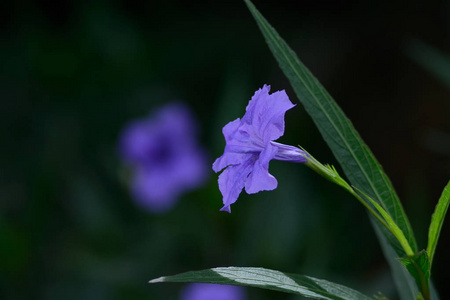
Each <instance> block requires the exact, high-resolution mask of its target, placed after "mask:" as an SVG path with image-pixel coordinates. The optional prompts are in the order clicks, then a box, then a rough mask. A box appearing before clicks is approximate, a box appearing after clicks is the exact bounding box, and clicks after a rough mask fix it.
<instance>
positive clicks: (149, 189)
mask: <svg viewBox="0 0 450 300" xmlns="http://www.w3.org/2000/svg"><path fill="white" fill-rule="evenodd" d="M119 154H120V156H121V158H122V159H123V161H124V162H125V163H126V164H128V165H130V166H132V167H133V169H134V172H133V173H134V174H133V177H132V181H131V191H132V195H133V197H134V198H135V200H136V201H137V202H138V204H139V205H141V206H143V207H144V208H146V209H148V210H150V211H153V212H164V211H167V210H168V209H170V208H171V207H173V206H174V205H175V203H176V202H177V199H178V197H179V196H180V195H181V194H183V193H184V192H186V191H188V190H192V189H195V188H197V187H199V186H200V185H201V184H202V183H204V182H205V179H206V177H207V173H208V172H207V169H208V167H207V159H206V155H205V153H204V151H203V150H202V149H201V148H200V147H199V145H198V144H197V128H196V124H195V121H194V118H193V116H192V115H191V112H190V111H189V109H188V108H187V107H186V106H185V105H183V104H181V103H176V104H171V105H168V106H166V107H164V108H162V109H160V110H159V111H157V112H156V113H155V114H154V115H153V116H150V117H149V118H147V119H142V120H137V121H134V122H132V123H131V124H129V125H128V126H126V127H125V129H124V130H123V131H122V133H121V135H120V139H119Z"/></svg>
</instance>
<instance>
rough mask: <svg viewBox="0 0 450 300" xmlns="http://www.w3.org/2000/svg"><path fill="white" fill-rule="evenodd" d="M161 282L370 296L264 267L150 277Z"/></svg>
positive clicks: (338, 299)
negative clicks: (200, 283) (216, 284)
mask: <svg viewBox="0 0 450 300" xmlns="http://www.w3.org/2000/svg"><path fill="white" fill-rule="evenodd" d="M158 282H202V283H218V284H228V285H241V286H251V287H257V288H263V289H269V290H275V291H280V292H286V293H291V294H297V295H302V296H304V297H308V298H314V299H327V300H328V299H329V300H344V299H345V300H352V299H355V300H368V299H371V298H369V297H367V296H365V295H363V294H361V293H360V292H358V291H355V290H353V289H350V288H348V287H345V286H342V285H339V284H336V283H332V282H328V281H325V280H321V279H316V278H313V277H309V276H304V275H297V274H289V273H283V272H280V271H275V270H269V269H263V268H241V267H228V268H212V269H207V270H202V271H191V272H186V273H182V274H178V275H174V276H165V277H159V278H156V279H153V280H150V283H158Z"/></svg>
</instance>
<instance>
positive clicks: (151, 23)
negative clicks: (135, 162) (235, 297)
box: [0, 0, 450, 300]
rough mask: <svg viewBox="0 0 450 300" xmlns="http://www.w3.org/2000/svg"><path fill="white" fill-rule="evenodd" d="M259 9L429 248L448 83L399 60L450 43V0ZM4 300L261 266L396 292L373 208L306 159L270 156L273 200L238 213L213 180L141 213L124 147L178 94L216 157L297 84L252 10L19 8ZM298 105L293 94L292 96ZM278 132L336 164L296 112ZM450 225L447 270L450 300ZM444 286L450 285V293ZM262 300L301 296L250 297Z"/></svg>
mask: <svg viewBox="0 0 450 300" xmlns="http://www.w3.org/2000/svg"><path fill="white" fill-rule="evenodd" d="M259 2H260V3H258V1H255V5H257V6H258V7H259V8H260V10H261V11H262V12H263V13H264V14H265V15H266V16H267V18H268V19H269V20H270V21H271V23H272V24H273V25H274V26H275V27H276V28H277V29H278V30H279V32H280V34H282V36H283V37H284V38H286V40H287V41H288V42H289V44H291V46H293V47H294V48H295V50H296V51H297V53H298V54H299V55H300V57H302V60H303V61H304V63H305V64H306V65H307V66H308V67H310V69H311V71H312V72H313V73H314V74H315V75H316V76H317V77H318V78H319V79H320V81H321V82H322V83H323V84H324V85H325V86H326V87H327V89H328V90H329V92H330V93H331V94H332V95H333V96H334V98H335V99H336V100H337V102H338V103H339V104H340V105H341V106H342V108H343V110H344V111H345V112H346V113H347V114H348V116H349V117H350V119H351V120H352V121H353V122H354V124H355V127H356V128H357V129H358V130H359V131H360V133H361V135H362V137H363V138H364V140H365V141H366V142H367V143H368V144H369V146H371V148H372V150H373V152H374V153H375V155H376V156H377V158H378V159H379V161H380V162H381V163H382V164H383V166H384V167H385V169H386V172H387V174H388V175H389V176H390V177H391V179H392V181H393V183H394V186H396V187H397V189H398V192H399V195H400V197H401V198H402V201H403V203H404V205H405V208H406V211H407V213H408V215H409V216H410V219H411V222H412V225H413V227H414V229H415V231H416V235H417V238H418V241H419V245H420V246H421V247H424V246H425V241H426V232H427V226H428V223H429V220H430V216H431V212H432V209H433V207H434V205H435V203H436V202H437V199H438V197H439V195H440V193H441V191H442V188H443V187H444V185H445V183H446V182H447V180H448V179H449V172H448V170H449V169H450V153H448V152H443V151H439V150H440V149H434V150H433V149H432V147H430V146H429V144H427V141H428V139H429V138H430V136H429V135H430V132H431V133H432V132H434V131H430V130H429V129H432V130H437V131H439V132H441V133H443V134H447V135H448V134H449V133H450V122H449V118H448V112H449V111H450V107H449V106H450V102H449V101H448V97H449V96H450V94H449V91H448V90H447V89H446V88H445V86H443V85H441V84H440V83H439V81H438V80H437V79H435V78H433V77H432V75H430V74H428V73H426V72H424V71H423V70H422V69H421V68H420V67H419V66H416V65H415V64H414V63H413V62H411V61H410V60H408V58H407V57H406V56H405V55H404V53H403V52H402V44H403V42H404V40H405V38H409V37H411V36H413V37H417V38H420V39H421V40H424V41H426V42H430V43H432V44H433V45H436V46H437V47H439V48H441V49H442V51H445V52H447V53H450V44H449V43H448V40H449V35H450V23H449V19H448V17H447V16H448V15H449V13H450V5H449V4H448V3H447V2H425V1H411V2H410V3H408V6H405V5H404V3H403V2H401V1H391V2H389V3H386V4H382V3H381V2H379V3H374V2H371V1H316V2H311V1H297V2H295V3H292V2H291V1H276V2H275V1H273V3H268V2H264V1H259ZM0 5H1V6H2V7H1V9H0V14H1V18H0V20H1V21H0V22H1V32H2V39H1V40H0V47H1V50H2V51H0V60H1V66H2V68H1V69H0V76H1V81H0V96H1V99H2V108H1V109H0V122H1V126H0V132H1V137H2V138H1V143H2V144H1V147H0V151H1V152H0V163H1V170H2V172H1V173H0V254H1V255H0V298H2V299H100V300H101V299H177V297H178V293H179V290H180V289H181V286H180V285H176V284H170V285H169V284H167V285H157V286H149V285H148V284H147V281H148V280H149V279H151V278H154V277H158V276H160V275H166V274H167V275H169V274H176V273H180V272H183V271H187V270H196V269H203V268H208V267H215V266H228V265H236V266H261V267H266V268H272V269H277V270H282V271H286V272H291V273H301V274H308V275H311V276H315V277H318V278H326V279H329V280H330V281H334V282H337V283H342V284H345V285H348V286H350V287H352V288H355V289H359V290H361V291H362V292H364V293H365V294H368V295H370V294H375V293H376V292H377V291H382V292H383V293H384V294H385V295H387V296H391V295H392V293H393V288H394V287H393V283H392V280H391V278H390V275H389V274H388V270H387V267H386V264H385V262H384V260H383V258H382V255H381V252H380V248H379V246H377V242H376V238H375V235H374V233H373V232H372V229H371V228H370V225H369V222H368V218H367V216H366V215H365V213H363V211H364V209H363V208H362V207H361V206H360V205H359V204H357V203H356V201H354V200H353V199H351V198H350V196H348V195H346V194H345V193H344V192H343V191H340V190H339V188H338V187H335V186H333V185H332V184H331V183H328V182H325V181H323V180H322V178H319V177H318V176H317V175H315V174H313V173H312V172H310V171H309V170H307V169H306V168H304V167H302V166H301V165H293V164H292V165H291V164H288V163H282V162H272V164H271V173H272V174H274V175H275V176H276V177H277V178H278V181H279V187H278V189H277V190H275V191H273V192H264V193H259V194H256V195H250V196H249V195H245V194H243V195H242V196H241V198H240V199H239V201H238V202H237V203H236V204H235V206H234V207H233V213H232V214H231V215H228V214H226V213H222V212H219V211H218V210H219V208H220V207H221V195H220V192H219V190H218V188H217V182H216V178H217V175H216V174H214V173H213V172H212V171H211V178H210V181H209V183H208V185H207V186H206V187H204V188H203V189H201V190H198V191H195V192H192V193H189V194H187V195H185V196H184V197H183V199H181V201H180V203H179V205H178V206H177V207H176V208H175V209H174V210H172V211H171V212H169V213H167V214H164V215H152V214H149V213H146V212H144V211H141V210H139V209H138V208H137V206H135V205H134V203H133V201H132V199H130V196H129V194H128V192H127V188H126V185H124V183H123V181H122V180H121V177H122V176H121V172H122V171H121V170H122V169H121V166H120V164H119V162H118V158H117V155H116V139H117V136H118V133H119V131H120V129H121V128H122V127H123V126H124V124H126V123H127V122H128V121H130V120H132V119H134V118H139V117H143V116H145V115H147V114H148V113H149V112H150V111H151V110H152V109H154V108H156V107H158V106H160V105H163V104H164V103H167V102H170V101H173V100H179V99H181V100H184V101H186V102H188V103H189V105H191V107H192V108H193V110H194V111H195V112H196V114H197V116H198V118H199V120H200V123H201V125H202V143H203V144H204V145H205V147H206V148H207V149H208V150H209V152H210V155H211V162H212V161H213V159H214V158H215V157H217V156H219V155H220V154H221V153H222V151H223V145H224V141H223V137H222V135H221V128H222V126H223V125H225V124H226V123H227V122H229V121H231V120H233V119H235V118H237V117H241V116H242V115H243V112H244V108H245V106H246V104H247V101H248V100H249V99H250V97H251V95H252V94H253V92H254V91H255V90H256V89H258V88H259V87H261V86H262V85H263V84H264V83H268V84H271V85H272V90H280V89H286V90H287V93H288V95H290V96H291V97H292V98H293V97H294V94H293V92H292V90H290V88H289V87H288V82H287V80H286V79H285V78H284V77H283V75H282V73H281V71H280V70H279V69H278V67H277V65H276V63H275V60H274V59H273V58H272V57H271V55H270V52H269V50H268V49H267V48H266V45H265V43H264V41H263V38H262V37H261V35H260V33H259V32H258V29H257V27H256V24H254V21H253V20H252V18H251V16H250V14H249V12H248V11H247V9H246V7H245V5H244V3H243V2H240V1H235V2H232V3H231V2H230V3H229V2H220V1H219V2H216V1H206V0H205V1H196V2H188V1H174V0H170V1H96V2H89V1H60V2H49V1H11V2H8V1H6V2H3V3H2V4H0ZM293 102H296V101H293ZM281 142H283V143H286V144H292V145H297V144H301V145H302V146H303V147H305V148H306V149H307V150H308V151H309V152H311V153H313V154H314V156H315V157H317V158H318V159H320V161H322V162H324V163H325V162H327V163H333V164H336V163H335V160H334V159H333V157H332V155H331V153H330V151H329V150H328V149H326V145H325V143H324V142H323V141H322V140H321V139H320V137H319V134H318V132H317V130H316V129H315V128H314V125H313V124H312V122H311V120H310V119H309V118H308V117H307V116H306V114H305V112H304V111H303V109H302V107H300V106H299V105H298V106H297V107H296V108H294V109H293V110H291V111H290V112H288V114H287V120H286V133H285V137H283V138H282V139H281ZM449 226H450V225H449V222H447V223H444V227H443V234H442V238H441V242H440V244H439V246H438V249H437V252H436V262H437V263H436V266H435V270H434V272H435V273H434V274H433V277H434V280H435V284H436V286H437V288H438V290H439V291H440V292H441V297H442V298H445V296H446V295H449V294H450V292H449V290H448V285H447V284H446V283H445V278H446V277H445V274H446V273H445V266H449V265H450V262H449V258H448V257H446V256H444V255H443V254H444V253H446V252H448V247H449V246H450V239H449V237H450V235H449V234H446V233H448V232H449V229H450V228H449ZM446 289H447V290H446ZM249 298H250V299H294V298H291V296H289V295H284V294H278V293H275V292H270V291H262V290H257V289H249Z"/></svg>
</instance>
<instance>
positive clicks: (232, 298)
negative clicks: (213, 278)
mask: <svg viewBox="0 0 450 300" xmlns="http://www.w3.org/2000/svg"><path fill="white" fill-rule="evenodd" d="M244 299H246V295H245V290H244V289H243V288H242V287H240V286H233V285H220V284H212V283H192V284H189V285H188V286H186V287H185V288H184V289H183V290H182V291H181V300H244Z"/></svg>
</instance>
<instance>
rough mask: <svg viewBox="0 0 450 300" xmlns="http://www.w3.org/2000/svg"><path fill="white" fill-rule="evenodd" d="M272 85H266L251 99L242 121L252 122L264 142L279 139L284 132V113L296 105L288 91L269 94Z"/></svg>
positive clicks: (256, 132)
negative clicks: (290, 98)
mask: <svg viewBox="0 0 450 300" xmlns="http://www.w3.org/2000/svg"><path fill="white" fill-rule="evenodd" d="M269 91H270V86H267V85H264V87H263V88H262V89H259V90H258V91H257V92H256V93H255V95H254V96H253V97H252V99H251V100H250V102H249V104H248V106H247V111H246V113H245V115H244V117H243V118H242V121H243V122H245V123H247V124H251V126H252V127H253V130H254V131H255V134H256V135H257V136H258V137H259V139H261V140H262V141H263V142H264V144H267V143H268V142H269V141H273V140H276V139H278V138H279V137H280V136H282V135H283V133H284V114H285V113H286V111H287V110H289V109H291V108H292V107H294V106H295V105H294V104H292V103H291V101H290V100H289V97H288V96H287V94H286V92H285V91H284V90H283V91H278V92H275V93H273V94H271V95H269Z"/></svg>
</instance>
